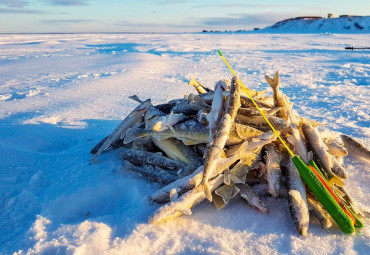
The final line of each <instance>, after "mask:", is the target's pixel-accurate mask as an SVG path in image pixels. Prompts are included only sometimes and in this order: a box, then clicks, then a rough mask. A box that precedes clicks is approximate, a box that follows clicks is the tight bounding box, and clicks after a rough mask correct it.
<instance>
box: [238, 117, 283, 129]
mask: <svg viewBox="0 0 370 255" xmlns="http://www.w3.org/2000/svg"><path fill="white" fill-rule="evenodd" d="M267 118H268V119H269V121H270V122H271V123H272V124H273V125H274V126H275V127H276V128H277V129H278V130H283V129H285V128H287V127H288V122H287V121H285V120H284V119H283V118H279V117H275V116H267ZM235 121H236V122H238V123H240V124H244V125H249V126H252V127H255V128H257V129H260V130H263V131H266V130H271V128H270V126H269V125H268V124H267V122H266V120H265V119H264V118H263V116H252V117H246V116H243V115H237V116H236V117H235Z"/></svg>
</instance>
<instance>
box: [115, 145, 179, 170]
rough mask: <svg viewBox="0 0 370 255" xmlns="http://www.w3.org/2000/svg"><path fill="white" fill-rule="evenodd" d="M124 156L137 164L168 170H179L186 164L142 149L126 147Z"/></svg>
mask: <svg viewBox="0 0 370 255" xmlns="http://www.w3.org/2000/svg"><path fill="white" fill-rule="evenodd" d="M122 158H123V159H125V160H127V161H130V162H131V163H133V164H136V165H151V166H154V167H160V168H164V169H168V170H176V171H177V170H179V169H180V168H182V167H184V166H186V165H185V164H184V163H181V162H178V161H176V160H173V159H170V158H167V157H163V156H161V155H159V154H157V153H152V152H147V151H142V150H134V149H124V150H123V152H122Z"/></svg>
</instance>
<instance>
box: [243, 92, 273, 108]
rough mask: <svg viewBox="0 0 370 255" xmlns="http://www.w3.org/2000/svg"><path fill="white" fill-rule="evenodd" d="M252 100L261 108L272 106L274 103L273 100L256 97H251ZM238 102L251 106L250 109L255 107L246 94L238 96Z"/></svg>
mask: <svg viewBox="0 0 370 255" xmlns="http://www.w3.org/2000/svg"><path fill="white" fill-rule="evenodd" d="M253 100H254V101H255V102H256V104H257V105H258V106H259V107H261V108H273V107H274V104H273V102H271V100H264V101H262V100H258V99H253ZM240 103H241V105H242V106H244V107H248V108H252V109H254V108H255V105H254V104H253V102H252V100H251V99H250V98H249V97H248V96H243V95H241V96H240Z"/></svg>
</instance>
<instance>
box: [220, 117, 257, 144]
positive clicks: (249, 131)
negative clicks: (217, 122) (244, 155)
mask: <svg viewBox="0 0 370 255" xmlns="http://www.w3.org/2000/svg"><path fill="white" fill-rule="evenodd" d="M262 134H263V132H262V131H260V130H258V129H256V128H253V127H251V126H248V125H243V124H239V123H236V122H234V123H232V125H231V128H230V133H229V139H228V140H227V142H226V144H227V145H228V146H230V145H235V144H238V143H241V142H244V141H245V140H247V139H250V138H254V137H257V136H260V135H262Z"/></svg>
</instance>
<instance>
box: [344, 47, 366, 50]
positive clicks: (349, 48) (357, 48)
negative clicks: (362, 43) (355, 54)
mask: <svg viewBox="0 0 370 255" xmlns="http://www.w3.org/2000/svg"><path fill="white" fill-rule="evenodd" d="M344 49H345V50H370V47H345V48H344Z"/></svg>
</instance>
